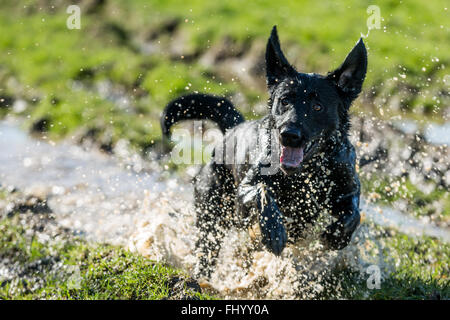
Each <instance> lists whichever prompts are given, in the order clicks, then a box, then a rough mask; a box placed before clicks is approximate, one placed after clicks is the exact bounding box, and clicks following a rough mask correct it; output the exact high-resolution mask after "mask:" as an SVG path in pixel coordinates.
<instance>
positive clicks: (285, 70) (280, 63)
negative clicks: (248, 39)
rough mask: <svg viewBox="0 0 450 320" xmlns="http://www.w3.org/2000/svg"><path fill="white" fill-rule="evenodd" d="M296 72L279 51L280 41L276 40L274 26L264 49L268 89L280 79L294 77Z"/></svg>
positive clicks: (276, 35)
mask: <svg viewBox="0 0 450 320" xmlns="http://www.w3.org/2000/svg"><path fill="white" fill-rule="evenodd" d="M295 74H296V71H295V69H294V67H292V66H291V65H290V64H289V62H288V61H287V59H286V57H285V56H284V54H283V51H281V48H280V41H279V40H278V34H277V27H276V26H274V27H273V29H272V33H271V34H270V38H269V41H267V48H266V76H267V85H268V86H269V89H270V88H271V87H272V86H273V85H274V84H276V83H277V82H279V81H281V80H282V79H284V78H286V77H288V76H290V75H291V76H292V75H295Z"/></svg>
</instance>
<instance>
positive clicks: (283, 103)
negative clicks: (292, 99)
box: [281, 98, 289, 106]
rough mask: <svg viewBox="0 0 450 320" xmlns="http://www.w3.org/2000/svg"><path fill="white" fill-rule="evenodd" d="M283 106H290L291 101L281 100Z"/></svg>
mask: <svg viewBox="0 0 450 320" xmlns="http://www.w3.org/2000/svg"><path fill="white" fill-rule="evenodd" d="M281 104H282V105H283V106H287V105H288V104H289V100H288V99H287V98H283V99H281Z"/></svg>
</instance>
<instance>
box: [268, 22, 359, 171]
mask: <svg viewBox="0 0 450 320" xmlns="http://www.w3.org/2000/svg"><path fill="white" fill-rule="evenodd" d="M366 70H367V51H366V48H365V46H364V43H363V41H362V39H360V40H359V41H358V43H357V44H356V45H355V47H354V48H353V49H352V50H351V51H350V53H349V54H348V56H347V58H346V59H345V61H344V63H343V64H342V65H341V66H340V67H339V68H337V69H336V70H334V71H332V72H330V73H328V75H326V76H323V75H319V74H311V73H307V74H306V73H300V72H297V71H296V70H295V69H294V67H293V66H291V64H290V63H289V62H288V61H287V59H286V57H285V56H284V54H283V52H282V51H281V48H280V42H279V40H278V35H277V30H276V27H274V28H273V30H272V34H271V35H270V38H269V41H268V43H267V49H266V72H267V85H268V89H269V94H270V102H269V105H270V108H271V110H270V111H271V114H272V116H273V119H274V123H275V127H276V129H278V135H279V143H280V166H281V169H282V170H283V171H284V172H285V173H287V174H290V173H293V172H295V171H297V170H298V168H300V167H301V164H302V163H303V162H306V161H307V160H308V159H310V158H311V157H312V156H313V155H314V154H315V153H316V152H317V151H318V150H320V149H321V148H322V147H323V146H324V144H326V142H327V140H328V138H329V137H330V136H332V135H333V134H334V133H336V132H342V133H344V134H346V132H345V131H346V130H347V127H348V109H349V107H350V105H351V103H352V101H353V100H354V99H355V98H356V97H357V96H358V94H359V93H360V92H361V87H362V84H363V81H364V78H365V75H366Z"/></svg>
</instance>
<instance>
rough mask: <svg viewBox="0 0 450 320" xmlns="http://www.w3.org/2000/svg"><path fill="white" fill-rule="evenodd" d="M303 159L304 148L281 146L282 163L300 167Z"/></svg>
mask: <svg viewBox="0 0 450 320" xmlns="http://www.w3.org/2000/svg"><path fill="white" fill-rule="evenodd" d="M302 161H303V148H292V147H285V146H281V156H280V163H281V164H284V165H285V166H288V167H298V166H299V165H300V163H302Z"/></svg>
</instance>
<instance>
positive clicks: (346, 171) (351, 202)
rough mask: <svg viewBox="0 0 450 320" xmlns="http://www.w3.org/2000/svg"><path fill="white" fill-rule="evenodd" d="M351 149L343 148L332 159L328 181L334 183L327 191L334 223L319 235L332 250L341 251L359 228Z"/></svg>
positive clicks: (357, 195) (358, 185) (354, 172)
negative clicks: (335, 218)
mask: <svg viewBox="0 0 450 320" xmlns="http://www.w3.org/2000/svg"><path fill="white" fill-rule="evenodd" d="M355 158H356V154H355V150H354V148H353V147H352V146H351V145H350V144H348V145H346V146H345V145H344V147H343V148H341V150H339V152H338V153H337V155H336V157H335V158H334V159H333V162H332V167H333V172H332V175H331V178H332V181H334V182H335V187H334V190H333V191H332V192H331V195H330V197H331V199H330V200H331V201H330V202H331V214H332V215H333V216H335V217H337V221H336V222H334V223H332V224H331V225H330V226H328V227H327V229H326V231H325V232H324V233H323V234H322V240H323V243H324V244H325V245H326V246H327V247H329V248H331V249H334V250H340V249H343V248H345V247H346V246H347V245H348V244H349V242H350V240H351V237H352V234H353V232H354V231H355V230H356V228H357V227H358V225H359V222H360V213H359V197H360V190H361V187H360V182H359V179H358V174H357V172H356V170H355Z"/></svg>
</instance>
